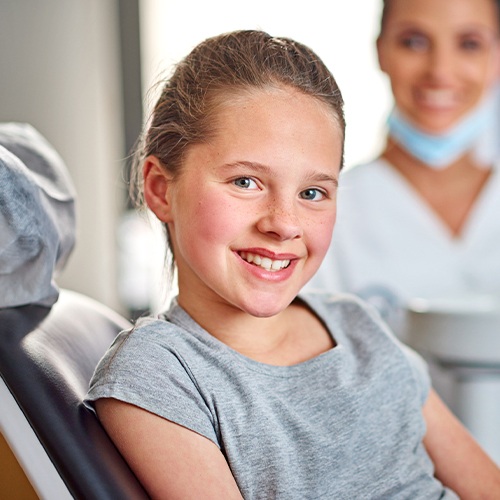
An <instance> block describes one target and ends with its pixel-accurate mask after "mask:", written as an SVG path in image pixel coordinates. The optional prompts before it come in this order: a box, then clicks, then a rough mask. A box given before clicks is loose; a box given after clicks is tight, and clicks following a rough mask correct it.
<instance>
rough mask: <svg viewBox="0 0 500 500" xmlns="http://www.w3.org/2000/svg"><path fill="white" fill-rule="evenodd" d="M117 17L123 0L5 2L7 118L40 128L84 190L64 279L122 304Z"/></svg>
mask: <svg viewBox="0 0 500 500" xmlns="http://www.w3.org/2000/svg"><path fill="white" fill-rule="evenodd" d="M117 23H118V17H117V0H43V1H37V0H2V1H1V5H0V121H21V122H29V123H31V124H32V125H33V126H35V128H37V129H38V130H39V131H40V132H41V133H42V134H43V135H44V136H45V137H46V138H47V139H48V140H49V141H50V142H51V143H52V144H53V145H54V147H55V148H56V149H57V150H58V152H59V153H60V154H61V156H62V157H63V158H64V160H65V161H66V163H67V165H68V168H69V170H70V174H71V176H72V178H73V180H74V183H75V186H76V189H77V192H78V197H79V199H78V206H77V208H78V241H77V245H76V249H75V252H74V254H73V256H72V258H71V260H70V262H69V265H68V267H67V270H66V271H65V273H64V275H63V276H62V278H61V279H60V280H59V283H60V284H61V285H62V286H66V287H69V288H73V289H76V290H78V291H81V292H84V293H87V294H88V295H90V296H93V297H95V298H97V299H99V300H101V301H103V302H104V303H107V304H109V305H111V306H113V307H119V304H118V299H117V293H116V283H115V282H116V280H115V272H116V271H115V266H116V245H115V227H116V219H117V216H118V212H119V211H120V210H121V205H122V204H123V203H122V201H121V199H122V196H123V194H122V191H121V190H122V182H121V177H122V174H121V167H122V158H123V156H124V152H123V142H122V141H123V139H122V137H123V131H122V127H123V126H122V110H121V81H120V77H121V76H120V66H119V60H120V59H119V52H118V48H119V47H118V24H117Z"/></svg>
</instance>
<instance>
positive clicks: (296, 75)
mask: <svg viewBox="0 0 500 500" xmlns="http://www.w3.org/2000/svg"><path fill="white" fill-rule="evenodd" d="M278 87H290V88H293V89H296V90H299V91H300V92H303V93H304V94H306V95H310V96H311V97H314V98H316V99H318V100H320V101H321V102H323V103H325V104H326V105H327V106H328V107H329V108H331V110H332V111H333V115H334V117H335V119H336V120H337V123H338V126H339V130H340V132H341V136H342V141H343V137H344V134H345V119H344V111H343V107H344V101H343V99H342V95H341V92H340V90H339V88H338V86H337V83H336V82H335V79H334V77H333V75H332V74H331V73H330V71H329V70H328V68H327V67H326V66H325V64H324V63H323V62H322V61H321V59H320V58H319V57H318V56H317V55H316V54H315V53H314V52H313V51H312V50H311V49H309V48H308V47H306V46H305V45H302V44H300V43H297V42H295V41H293V40H290V39H288V38H276V37H272V36H270V35H268V34H267V33H264V32H262V31H234V32H231V33H226V34H223V35H219V36H215V37H213V38H208V39H206V40H205V41H203V42H201V43H200V44H199V45H198V46H197V47H195V48H194V49H193V50H192V51H191V52H190V53H189V54H188V55H187V56H186V57H185V58H184V59H183V60H182V61H181V62H180V63H179V64H178V65H177V66H176V67H175V70H174V72H173V74H172V76H171V77H170V78H169V79H168V80H167V81H166V82H165V83H164V84H163V88H162V91H161V95H160V97H159V99H158V101H157V102H156V105H155V107H154V109H153V112H152V116H151V119H150V122H149V125H147V126H146V128H145V130H144V132H143V134H142V135H141V137H140V138H139V142H138V145H137V147H136V151H135V153H134V156H133V165H132V172H131V176H130V179H131V180H130V195H131V198H132V199H133V200H134V202H135V203H136V205H138V206H142V207H144V206H145V203H144V193H143V177H142V165H143V162H144V159H145V158H146V157H148V156H149V155H154V156H156V157H157V158H158V159H159V160H160V162H161V164H162V166H163V168H165V169H166V170H168V172H169V173H171V174H172V175H173V176H175V175H176V174H178V172H179V171H180V170H181V169H182V161H183V157H184V154H185V152H186V150H187V148H188V147H189V146H191V145H193V144H199V143H202V142H204V141H207V140H208V139H209V138H210V136H211V135H212V134H213V133H214V126H215V118H216V112H217V107H218V106H219V105H220V104H221V103H224V102H226V101H227V100H229V99H233V98H234V96H235V94H236V93H238V92H245V91H252V90H255V89H266V88H278ZM343 150H344V145H343V144H342V155H341V165H340V167H342V165H343V161H344V160H343V157H344V154H343ZM165 232H166V239H167V246H168V251H167V252H166V254H165V270H166V271H167V273H168V275H167V282H170V284H171V283H172V279H173V274H174V267H175V256H174V249H173V247H172V245H171V240H170V235H169V232H168V227H167V226H166V225H165Z"/></svg>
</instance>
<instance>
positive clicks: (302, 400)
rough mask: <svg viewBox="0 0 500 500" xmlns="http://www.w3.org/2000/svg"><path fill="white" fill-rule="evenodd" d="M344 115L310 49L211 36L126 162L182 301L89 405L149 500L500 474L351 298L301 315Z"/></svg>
mask: <svg viewBox="0 0 500 500" xmlns="http://www.w3.org/2000/svg"><path fill="white" fill-rule="evenodd" d="M342 106H343V102H342V97H341V94H340V91H339V89H338V87H337V85H336V83H335V80H334V78H333V76H332V75H331V74H330V72H329V71H328V70H327V68H326V67H325V66H324V64H323V63H322V62H321V60H320V59H319V58H318V57H317V56H316V55H315V54H314V53H313V52H312V51H311V50H310V49H308V48H307V47H305V46H303V45H301V44H298V43H296V42H294V41H292V40H289V39H285V38H274V37H271V36H269V35H267V34H266V33H262V32H258V31H239V32H234V33H230V34H226V35H221V36H219V37H215V38H211V39H208V40H206V41H204V42H203V43H201V44H200V45H199V46H198V47H196V48H195V49H194V50H193V51H192V52H191V53H190V54H189V55H188V56H187V57H186V58H185V59H184V60H183V61H182V62H181V63H180V64H179V65H178V66H177V68H176V71H175V72H174V74H173V76H172V77H171V78H170V80H169V81H168V82H167V83H166V84H165V86H164V89H163V93H162V95H161V97H160V98H159V101H158V103H157V105H156V107H155V109H154V113H153V117H152V122H151V124H150V126H149V128H148V130H147V132H146V133H145V135H144V141H143V145H142V147H141V149H140V151H139V155H140V156H141V158H142V160H141V162H140V164H141V165H142V175H143V182H142V186H143V194H144V198H145V201H146V203H147V205H148V206H149V208H150V209H151V210H152V211H153V212H154V213H155V214H156V216H157V217H158V218H159V219H160V220H161V221H162V222H163V223H165V225H166V228H167V233H168V239H169V242H170V245H171V250H172V252H173V255H174V257H175V264H176V266H177V270H178V285H179V294H178V297H177V299H176V300H175V301H174V303H173V304H172V306H171V307H170V309H169V310H168V311H167V312H166V313H165V314H164V315H161V316H159V317H157V318H148V319H142V320H140V321H139V322H138V323H137V325H136V326H135V327H134V328H133V329H132V330H131V331H127V332H123V333H122V334H120V336H119V337H118V338H117V339H116V341H115V342H114V344H113V345H112V346H111V348H110V350H109V352H108V353H107V354H106V356H105V357H104V358H103V360H102V361H101V363H100V365H99V366H98V368H97V370H96V373H95V377H94V379H93V381H92V383H91V387H90V390H89V394H88V401H87V404H89V405H90V406H95V409H96V410H97V414H98V416H99V418H100V419H101V421H102V423H103V425H104V427H105V428H106V430H107V431H108V432H109V434H110V436H111V437H112V439H113V440H114V442H115V443H116V445H117V447H118V448H119V449H120V450H121V452H122V453H123V455H124V456H125V458H126V460H127V461H128V462H129V464H130V466H131V467H132V469H133V470H134V471H135V473H136V474H137V476H138V477H139V479H140V480H141V481H142V483H143V484H144V486H145V488H146V489H147V490H148V491H149V493H150V494H151V496H152V497H155V498H169V499H171V498H174V499H175V498H182V499H186V498H197V499H198V498H217V499H220V498H224V499H233V498H241V497H244V498H247V499H253V498H263V499H270V498H284V499H287V500H288V499H303V498H320V497H321V498H335V499H339V498H349V499H351V498H435V499H438V498H457V497H456V495H455V493H453V491H452V490H454V491H455V492H456V493H457V494H458V495H460V496H461V497H462V498H467V497H469V498H471V497H472V496H474V498H481V497H482V498H488V495H490V497H489V498H492V494H493V495H494V494H495V492H496V493H498V492H499V491H500V473H499V471H498V470H497V468H496V466H495V465H494V464H493V463H492V462H490V461H489V459H488V458H487V457H486V456H485V455H484V454H483V452H482V451H481V450H480V449H479V448H478V446H477V445H476V444H475V443H474V442H473V441H472V439H471V438H470V437H469V435H468V434H467V433H466V432H465V431H464V429H463V428H462V427H461V426H460V424H459V423H458V422H457V421H456V420H455V419H454V418H453V417H452V416H451V415H450V413H449V412H448V411H447V410H446V408H445V407H444V406H443V405H442V404H441V403H440V401H439V400H438V398H437V397H436V396H435V395H434V393H433V392H432V391H431V390H430V388H429V381H428V377H427V375H426V372H425V367H424V366H423V363H422V361H421V360H420V359H419V358H418V357H417V355H416V354H414V353H413V352H410V351H409V350H407V349H404V348H402V347H401V346H400V345H399V344H398V342H397V341H396V340H395V339H394V338H393V337H392V336H391V335H390V333H388V332H387V330H386V327H385V326H384V324H383V323H382V322H381V321H380V320H379V319H378V317H377V316H376V315H375V314H374V313H373V312H372V311H371V310H369V309H367V308H366V307H365V306H364V305H363V304H362V303H360V302H359V301H358V300H356V299H354V298H350V297H346V296H341V297H333V298H332V297H323V296H312V295H311V296H304V297H300V298H299V297H297V293H298V291H299V290H300V289H301V287H302V286H303V285H304V284H305V283H306V282H307V280H309V278H310V277H311V276H312V275H313V274H314V272H315V271H316V269H317V268H318V266H319V265H320V263H321V260H322V258H323V256H324V254H325V252H326V250H327V248H328V246H329V242H330V239H331V234H332V229H333V226H334V222H335V210H336V209H335V198H336V190H337V182H338V175H339V170H340V168H341V165H342V157H343V138H344V118H343V110H342Z"/></svg>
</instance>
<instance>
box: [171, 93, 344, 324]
mask: <svg viewBox="0 0 500 500" xmlns="http://www.w3.org/2000/svg"><path fill="white" fill-rule="evenodd" d="M341 150H342V136H341V132H340V130H339V127H338V125H337V124H336V122H335V119H334V116H333V113H332V112H331V111H330V110H329V108H328V107H327V106H326V105H325V104H323V103H320V102H318V101H317V100H316V99H314V98H312V97H309V96H305V95H303V94H301V93H299V92H296V91H293V90H289V89H288V90H270V91H255V92H254V93H252V94H244V95H239V96H238V97H236V98H235V99H233V100H232V102H231V103H230V104H224V106H223V107H222V108H221V109H220V111H219V112H218V114H217V121H216V134H215V137H213V138H212V139H211V140H210V141H209V142H207V143H204V144H199V145H194V146H191V148H190V149H189V150H188V153H187V156H186V159H185V162H184V166H183V169H182V172H181V174H180V175H179V176H178V178H176V179H175V180H174V181H171V182H170V184H169V187H168V188H167V194H166V201H167V204H168V206H169V207H170V208H169V212H168V216H167V217H165V221H166V222H168V224H169V231H170V235H171V238H172V243H173V246H174V252H175V258H176V263H177V267H178V278H179V303H180V304H181V305H183V306H184V307H185V308H186V309H187V310H188V311H193V309H194V308H198V307H203V308H205V309H204V310H205V311H207V309H206V308H207V307H208V308H210V309H208V310H209V311H213V312H215V311H216V310H219V311H220V306H221V305H223V309H226V310H227V307H229V310H235V309H236V310H239V311H244V312H246V313H249V314H251V315H253V316H257V317H269V316H272V315H275V314H277V313H278V312H280V311H281V310H283V309H284V308H286V307H287V306H288V304H289V303H290V302H291V301H292V300H293V299H294V297H295V296H296V294H297V293H298V291H299V290H300V289H301V287H302V286H303V285H304V284H305V283H306V282H307V281H308V280H309V278H311V276H312V275H313V274H314V272H315V271H316V270H317V269H318V267H319V265H320V262H321V260H322V259H323V257H324V255H325V253H326V250H327V248H328V246H329V243H330V239H331V234H332V230H333V226H334V222H335V214H336V192H337V180H338V175H339V166H340V163H341Z"/></svg>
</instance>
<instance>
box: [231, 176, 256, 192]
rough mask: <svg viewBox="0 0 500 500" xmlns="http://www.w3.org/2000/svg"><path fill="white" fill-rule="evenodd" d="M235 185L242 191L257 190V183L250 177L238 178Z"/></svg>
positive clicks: (234, 182)
mask: <svg viewBox="0 0 500 500" xmlns="http://www.w3.org/2000/svg"><path fill="white" fill-rule="evenodd" d="M233 184H234V185H235V186H237V187H239V188H242V189H257V183H256V182H255V181H254V180H253V179H251V178H250V177H238V179H234V181H233Z"/></svg>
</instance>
